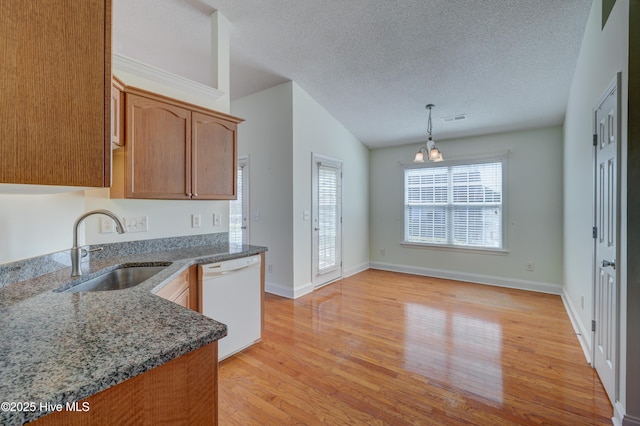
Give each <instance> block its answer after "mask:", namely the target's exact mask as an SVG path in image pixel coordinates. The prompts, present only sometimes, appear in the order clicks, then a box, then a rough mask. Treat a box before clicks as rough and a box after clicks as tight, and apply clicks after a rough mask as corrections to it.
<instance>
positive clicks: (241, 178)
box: [229, 157, 249, 244]
mask: <svg viewBox="0 0 640 426" xmlns="http://www.w3.org/2000/svg"><path fill="white" fill-rule="evenodd" d="M237 167H238V169H237V182H236V186H237V188H236V194H237V199H235V200H231V201H230V202H229V244H249V221H248V217H249V157H238V164H237Z"/></svg>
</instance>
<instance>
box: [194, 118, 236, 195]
mask: <svg viewBox="0 0 640 426" xmlns="http://www.w3.org/2000/svg"><path fill="white" fill-rule="evenodd" d="M191 126H192V138H193V142H192V151H191V158H192V165H193V196H194V198H199V199H203V200H206V199H210V200H211V199H213V200H230V199H235V198H236V160H237V158H238V155H237V152H236V151H237V149H236V147H237V144H236V132H237V128H238V126H237V124H236V123H232V122H229V121H227V120H222V119H220V118H217V117H213V116H211V115H206V114H202V113H198V112H194V113H193V114H192V116H191Z"/></svg>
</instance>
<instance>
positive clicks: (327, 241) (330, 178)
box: [318, 164, 340, 273]
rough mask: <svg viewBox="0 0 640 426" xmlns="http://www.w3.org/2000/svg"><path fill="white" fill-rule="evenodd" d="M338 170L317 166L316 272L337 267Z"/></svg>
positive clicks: (321, 165)
mask: <svg viewBox="0 0 640 426" xmlns="http://www.w3.org/2000/svg"><path fill="white" fill-rule="evenodd" d="M339 179H340V176H339V169H336V168H335V167H331V166H325V165H323V164H319V165H318V271H319V272H321V273H322V272H326V271H329V270H331V269H334V268H336V267H338V264H337V256H336V255H337V250H336V249H337V244H338V220H339V217H338V211H339V210H338V201H339V197H338V190H339V187H338V184H339Z"/></svg>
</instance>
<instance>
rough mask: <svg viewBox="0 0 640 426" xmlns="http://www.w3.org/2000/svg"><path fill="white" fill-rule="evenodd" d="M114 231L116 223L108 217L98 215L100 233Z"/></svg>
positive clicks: (111, 232)
mask: <svg viewBox="0 0 640 426" xmlns="http://www.w3.org/2000/svg"><path fill="white" fill-rule="evenodd" d="M114 232H116V223H115V222H114V221H113V219H111V218H110V217H107V216H104V217H102V216H101V217H100V233H101V234H113V233H114Z"/></svg>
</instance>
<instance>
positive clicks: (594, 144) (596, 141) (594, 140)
mask: <svg viewBox="0 0 640 426" xmlns="http://www.w3.org/2000/svg"><path fill="white" fill-rule="evenodd" d="M593 146H598V135H596V134H595V133H594V135H593Z"/></svg>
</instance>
